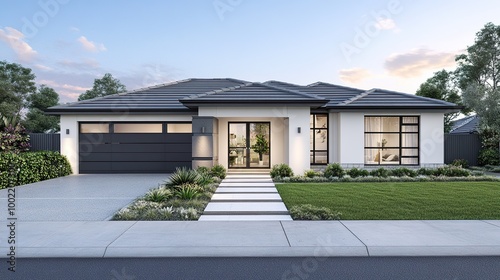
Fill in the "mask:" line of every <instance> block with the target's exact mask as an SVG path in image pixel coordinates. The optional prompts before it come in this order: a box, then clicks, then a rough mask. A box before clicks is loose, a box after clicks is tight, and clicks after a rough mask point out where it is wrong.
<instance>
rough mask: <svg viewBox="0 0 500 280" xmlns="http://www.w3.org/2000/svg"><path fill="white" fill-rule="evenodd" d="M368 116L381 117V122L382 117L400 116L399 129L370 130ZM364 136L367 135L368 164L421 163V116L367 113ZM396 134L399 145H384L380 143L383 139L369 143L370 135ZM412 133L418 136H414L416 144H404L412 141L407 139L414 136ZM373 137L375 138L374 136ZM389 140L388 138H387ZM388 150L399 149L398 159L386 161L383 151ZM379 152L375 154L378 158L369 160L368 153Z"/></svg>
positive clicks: (366, 160)
mask: <svg viewBox="0 0 500 280" xmlns="http://www.w3.org/2000/svg"><path fill="white" fill-rule="evenodd" d="M367 118H380V119H381V120H380V123H382V118H398V122H399V124H398V131H390V129H389V130H387V131H368V128H367V125H366V124H367ZM364 120H365V121H364V124H365V129H364V132H365V133H364V136H365V140H364V142H365V145H364V146H365V148H364V154H365V165H367V166H387V165H396V166H397V165H404V166H419V165H420V116H416V115H404V116H391V115H366V116H365V118H364ZM377 134H379V135H396V136H397V143H398V145H389V146H383V145H380V142H383V141H373V140H372V142H376V143H377V144H376V145H367V142H369V141H367V139H368V137H369V136H370V135H377ZM412 135H416V138H415V137H413V139H412V140H415V139H416V141H414V142H416V144H413V145H404V144H403V143H404V142H412V141H405V140H407V139H409V137H412ZM372 139H373V138H372ZM381 140H386V139H381ZM386 142H387V140H386ZM384 150H387V151H395V150H397V152H398V153H397V156H398V160H397V161H389V162H384V160H383V159H382V158H383V157H384V155H383V152H384ZM374 153H375V154H378V158H377V156H375V158H376V159H377V160H374V159H370V160H368V156H367V154H371V155H373V154H374Z"/></svg>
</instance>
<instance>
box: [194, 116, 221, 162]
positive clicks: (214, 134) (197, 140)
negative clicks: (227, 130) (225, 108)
mask: <svg viewBox="0 0 500 280" xmlns="http://www.w3.org/2000/svg"><path fill="white" fill-rule="evenodd" d="M192 127H193V139H192V141H193V142H192V154H193V155H192V167H193V169H194V168H197V167H199V166H205V167H212V166H214V165H215V164H218V163H219V158H218V154H219V153H218V145H219V143H218V139H219V125H218V120H217V118H214V117H209V116H207V117H204V116H193V122H192Z"/></svg>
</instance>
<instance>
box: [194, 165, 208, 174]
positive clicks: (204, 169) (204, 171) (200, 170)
mask: <svg viewBox="0 0 500 280" xmlns="http://www.w3.org/2000/svg"><path fill="white" fill-rule="evenodd" d="M196 172H198V174H200V175H202V174H208V175H210V168H208V167H206V166H198V168H196Z"/></svg>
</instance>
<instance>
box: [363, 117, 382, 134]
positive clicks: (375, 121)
mask: <svg viewBox="0 0 500 280" xmlns="http://www.w3.org/2000/svg"><path fill="white" fill-rule="evenodd" d="M365 132H380V118H379V117H365Z"/></svg>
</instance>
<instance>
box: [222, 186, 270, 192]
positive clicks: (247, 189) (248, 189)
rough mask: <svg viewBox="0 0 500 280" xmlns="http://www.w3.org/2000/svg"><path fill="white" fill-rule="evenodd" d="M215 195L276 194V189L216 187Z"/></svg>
mask: <svg viewBox="0 0 500 280" xmlns="http://www.w3.org/2000/svg"><path fill="white" fill-rule="evenodd" d="M215 193H278V191H277V190H276V188H248V187H246V188H244V187H225V188H221V187H218V188H217V190H216V191H215Z"/></svg>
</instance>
